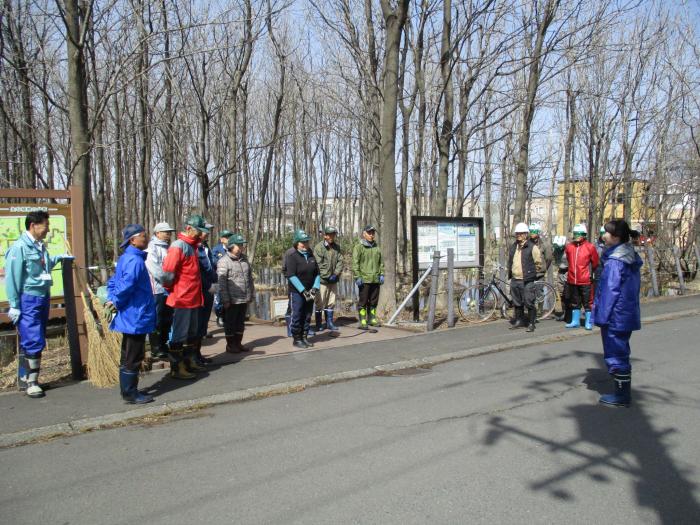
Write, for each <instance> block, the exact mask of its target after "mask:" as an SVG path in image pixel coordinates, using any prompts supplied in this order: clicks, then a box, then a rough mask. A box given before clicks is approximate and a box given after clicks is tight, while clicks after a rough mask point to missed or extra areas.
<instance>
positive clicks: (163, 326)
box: [146, 222, 175, 359]
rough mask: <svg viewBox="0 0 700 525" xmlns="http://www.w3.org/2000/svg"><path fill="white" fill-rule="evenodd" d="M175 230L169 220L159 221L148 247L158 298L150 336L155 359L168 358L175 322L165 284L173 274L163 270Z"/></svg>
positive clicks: (148, 264)
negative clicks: (170, 338) (164, 260)
mask: <svg viewBox="0 0 700 525" xmlns="http://www.w3.org/2000/svg"><path fill="white" fill-rule="evenodd" d="M174 231H175V228H173V227H172V226H170V225H169V224H168V223H167V222H159V223H158V224H156V226H155V228H153V237H152V238H151V240H150V242H149V243H148V248H147V249H146V252H147V253H148V255H147V257H146V269H147V270H148V273H149V275H150V276H151V284H152V285H153V297H154V298H155V300H156V331H155V332H153V333H151V334H149V336H148V340H149V342H150V344H151V358H153V359H168V336H169V334H170V327H171V326H172V324H173V309H172V308H171V307H170V306H168V305H167V304H165V300H166V299H167V298H168V292H167V291H166V290H165V288H164V287H163V285H164V284H167V283H169V282H170V281H171V280H172V275H170V274H168V273H166V272H164V271H163V259H165V256H166V254H167V253H168V247H169V246H170V238H171V237H172V234H173V232H174Z"/></svg>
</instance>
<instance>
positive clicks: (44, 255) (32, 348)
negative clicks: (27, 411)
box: [5, 210, 73, 398]
mask: <svg viewBox="0 0 700 525" xmlns="http://www.w3.org/2000/svg"><path fill="white" fill-rule="evenodd" d="M24 227H25V228H26V231H25V232H24V233H22V235H21V237H20V238H19V239H17V241H15V243H14V244H13V245H12V246H11V247H10V249H9V250H7V253H6V254H5V287H6V289H7V300H8V302H9V303H10V310H9V311H8V312H7V316H8V317H9V318H10V320H11V321H12V323H13V324H14V325H15V326H16V327H17V332H18V334H19V346H20V350H19V356H18V357H19V366H18V367H17V377H18V383H19V387H20V389H21V390H23V389H25V388H26V393H27V395H28V396H29V397H31V398H39V397H44V390H43V389H42V388H41V386H40V385H39V371H40V370H41V352H42V351H43V350H44V346H46V323H47V322H48V320H49V304H50V298H51V285H52V284H53V281H52V279H51V270H52V269H53V267H54V266H55V265H56V263H58V262H59V261H61V260H63V259H72V258H73V257H72V256H70V255H56V256H53V257H52V256H50V255H49V252H48V251H47V249H46V245H45V244H44V242H43V241H44V239H45V238H46V236H47V234H48V233H49V214H48V213H47V212H45V211H42V210H39V211H33V212H31V213H29V214H28V215H27V217H26V219H25V220H24Z"/></svg>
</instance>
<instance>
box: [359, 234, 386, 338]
mask: <svg viewBox="0 0 700 525" xmlns="http://www.w3.org/2000/svg"><path fill="white" fill-rule="evenodd" d="M376 234H377V230H376V228H375V227H374V226H365V229H364V230H363V231H362V239H361V240H360V243H359V244H357V245H356V246H355V248H353V250H352V273H353V275H354V277H355V284H357V288H358V292H359V294H358V295H359V297H358V301H357V308H358V309H359V314H360V329H361V330H367V329H368V327H369V326H379V322H378V321H377V303H378V302H379V287H380V286H381V285H382V284H384V261H383V260H382V252H381V250H380V249H379V247H378V246H377V243H376V241H375V240H374V239H375V236H376ZM368 325H369V326H368Z"/></svg>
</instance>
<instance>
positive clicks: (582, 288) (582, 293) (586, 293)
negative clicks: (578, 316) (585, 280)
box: [569, 284, 591, 312]
mask: <svg viewBox="0 0 700 525" xmlns="http://www.w3.org/2000/svg"><path fill="white" fill-rule="evenodd" d="M569 288H570V289H571V301H570V303H571V306H572V308H583V309H584V310H585V311H586V312H590V311H591V285H590V284H570V285H569Z"/></svg>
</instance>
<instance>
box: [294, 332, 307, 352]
mask: <svg viewBox="0 0 700 525" xmlns="http://www.w3.org/2000/svg"><path fill="white" fill-rule="evenodd" d="M292 337H293V338H294V342H293V343H292V346H293V347H295V348H301V349H305V348H309V346H308V345H307V344H306V343H305V342H304V340H303V339H302V337H301V335H297V334H293V335H292Z"/></svg>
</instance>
